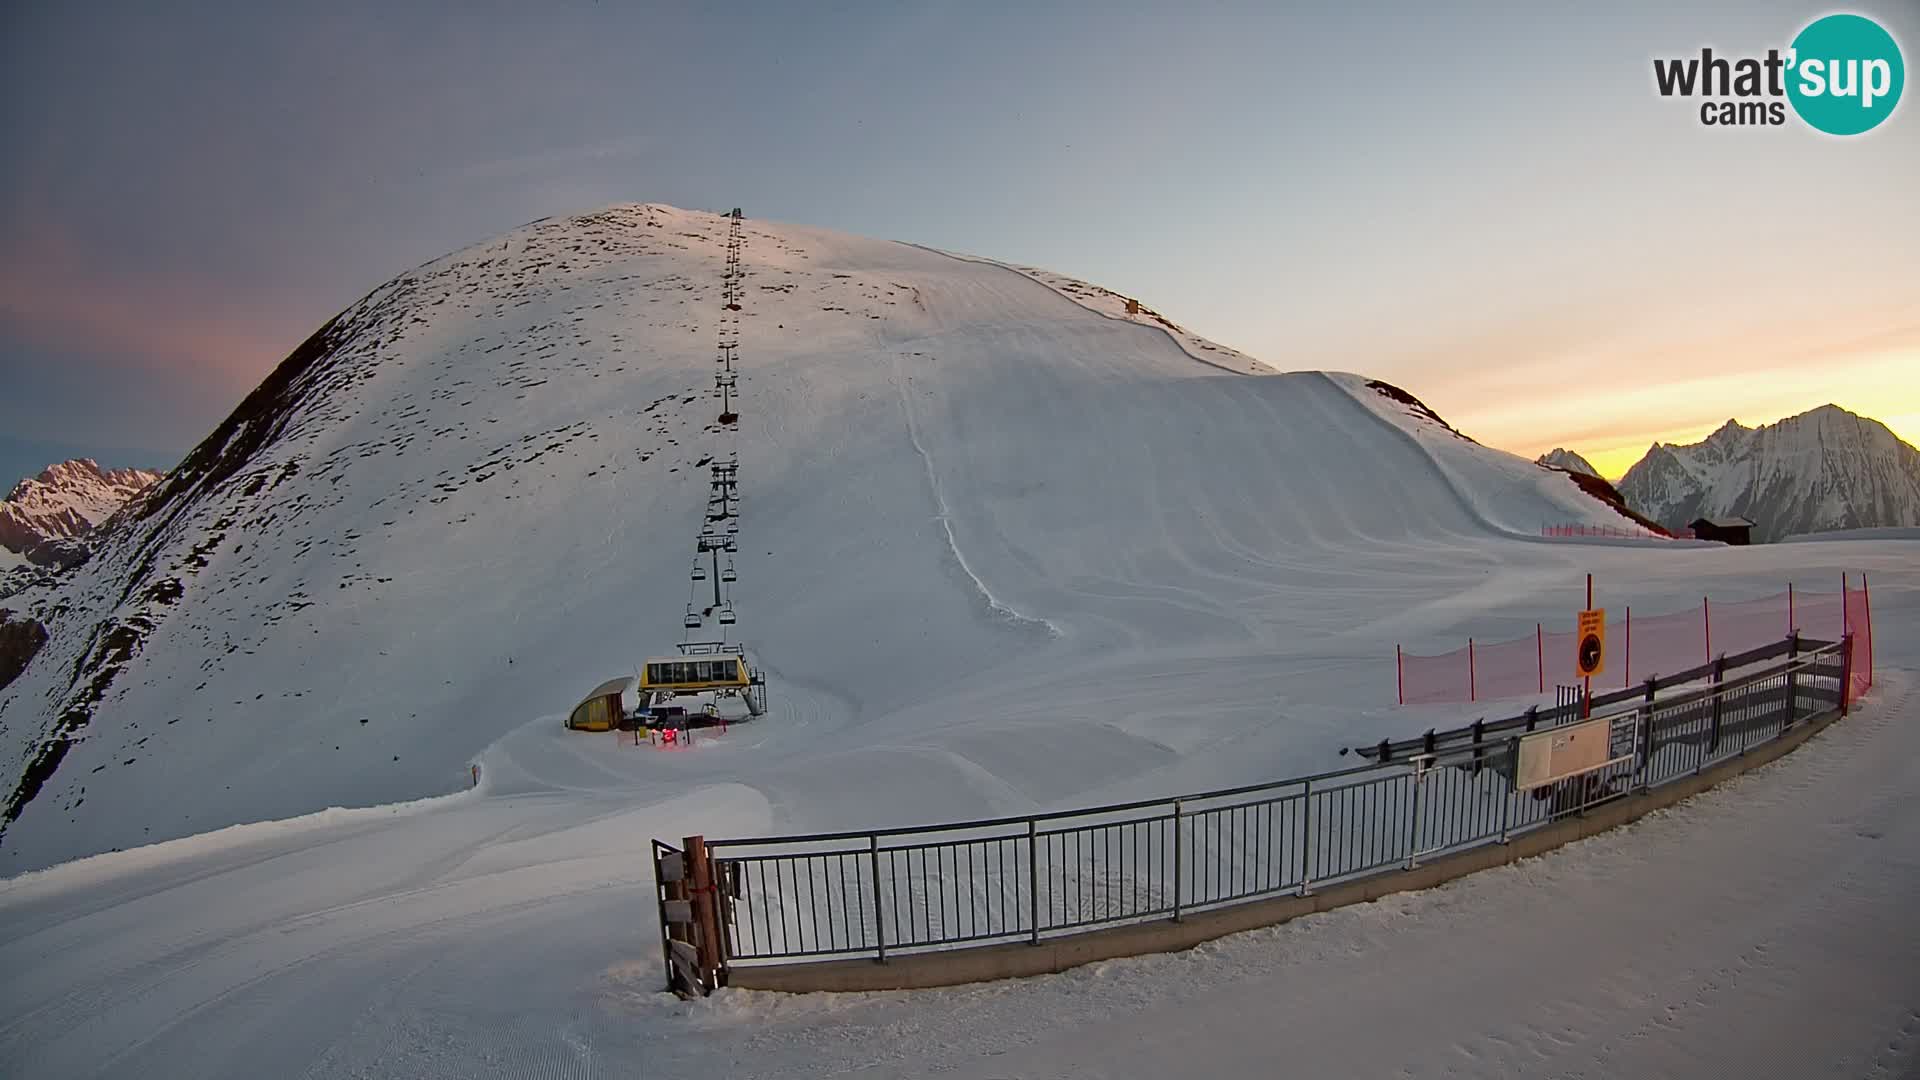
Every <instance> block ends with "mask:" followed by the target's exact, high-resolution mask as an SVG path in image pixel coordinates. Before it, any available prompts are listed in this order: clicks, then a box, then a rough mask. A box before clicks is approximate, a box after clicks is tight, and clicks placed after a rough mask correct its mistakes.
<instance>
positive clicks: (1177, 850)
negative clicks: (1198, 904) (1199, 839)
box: [1173, 799, 1185, 922]
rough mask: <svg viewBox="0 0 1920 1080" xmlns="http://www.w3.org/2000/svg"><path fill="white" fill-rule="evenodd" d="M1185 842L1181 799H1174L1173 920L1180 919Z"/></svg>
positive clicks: (1177, 920)
mask: <svg viewBox="0 0 1920 1080" xmlns="http://www.w3.org/2000/svg"><path fill="white" fill-rule="evenodd" d="M1184 846H1185V845H1184V844H1183V842H1182V841H1181V839H1180V800H1179V799H1175V800H1173V921H1174V922H1179V921H1180V877H1181V875H1180V863H1181V855H1182V853H1183V851H1182V849H1183V848H1184Z"/></svg>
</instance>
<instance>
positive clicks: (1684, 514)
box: [1619, 404, 1920, 540]
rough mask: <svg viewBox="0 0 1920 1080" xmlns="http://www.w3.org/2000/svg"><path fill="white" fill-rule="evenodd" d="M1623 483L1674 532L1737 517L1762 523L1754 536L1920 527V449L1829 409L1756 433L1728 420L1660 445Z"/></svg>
mask: <svg viewBox="0 0 1920 1080" xmlns="http://www.w3.org/2000/svg"><path fill="white" fill-rule="evenodd" d="M1619 487H1620V492H1621V494H1623V495H1625V496H1626V498H1627V501H1628V503H1629V504H1630V505H1632V506H1633V507H1634V509H1636V510H1638V511H1640V512H1641V513H1643V514H1646V515H1647V516H1648V517H1651V518H1653V519H1655V520H1657V521H1659V522H1660V523H1661V524H1662V525H1665V526H1666V527H1668V528H1672V529H1677V528H1684V527H1685V526H1686V524H1687V523H1688V522H1689V521H1692V520H1694V519H1695V518H1700V517H1729V516H1735V515H1738V516H1742V517H1747V518H1750V519H1752V520H1753V521H1754V522H1755V523H1756V527H1755V529H1754V538H1755V539H1756V540H1775V539H1779V538H1780V537H1783V536H1791V535H1793V534H1796V533H1806V532H1823V531H1826V530H1830V529H1854V528H1872V527H1877V526H1908V525H1920V450H1915V449H1914V448H1913V447H1912V446H1910V445H1908V444H1907V443H1905V442H1902V441H1901V440H1900V439H1899V438H1898V437H1897V436H1895V435H1894V434H1893V432H1892V431H1890V430H1888V429H1887V427H1886V425H1884V424H1882V423H1880V422H1879V421H1878V420H1874V419H1872V418H1871V417H1864V416H1860V415H1858V414H1857V413H1853V412H1850V411H1848V410H1846V409H1843V408H1841V407H1839V406H1838V405H1832V404H1827V405H1822V406H1820V407H1818V408H1815V409H1809V410H1808V411H1806V412H1803V413H1800V414H1798V415H1795V416H1789V417H1787V418H1785V419H1783V420H1780V421H1777V422H1775V423H1772V424H1765V425H1762V426H1760V427H1754V428H1749V427H1746V426H1744V425H1742V424H1741V423H1739V421H1737V420H1728V421H1727V422H1726V423H1725V424H1722V425H1721V426H1720V427H1719V428H1718V429H1716V430H1715V431H1714V432H1713V434H1711V435H1709V436H1707V437H1706V438H1705V439H1703V440H1702V441H1700V442H1697V443H1693V444H1689V445H1682V444H1663V443H1657V442H1656V443H1654V444H1653V446H1651V447H1650V448H1648V450H1647V453H1646V456H1645V457H1643V458H1641V459H1640V461H1639V462H1638V463H1637V464H1635V465H1634V466H1633V468H1631V469H1629V470H1627V473H1626V475H1625V476H1623V477H1621V479H1620V484H1619Z"/></svg>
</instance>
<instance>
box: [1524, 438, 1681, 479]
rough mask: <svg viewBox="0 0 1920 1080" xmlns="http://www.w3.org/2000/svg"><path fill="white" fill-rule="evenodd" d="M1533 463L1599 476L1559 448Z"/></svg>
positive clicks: (1585, 464)
mask: <svg viewBox="0 0 1920 1080" xmlns="http://www.w3.org/2000/svg"><path fill="white" fill-rule="evenodd" d="M1656 445H1657V444H1656ZM1534 463H1535V464H1537V465H1546V466H1548V467H1550V468H1555V469H1565V470H1567V471H1568V472H1571V473H1585V474H1586V475H1588V476H1599V475H1600V470H1599V469H1596V468H1594V467H1593V463H1592V462H1589V461H1588V460H1587V459H1586V458H1583V457H1581V456H1580V455H1579V454H1576V453H1574V452H1573V451H1571V450H1568V449H1566V448H1565V447H1560V446H1556V447H1554V448H1553V449H1552V450H1549V451H1547V452H1546V453H1544V454H1541V455H1540V456H1539V457H1537V458H1535V459H1534Z"/></svg>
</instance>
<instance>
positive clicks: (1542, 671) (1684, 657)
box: [1394, 575, 1873, 705]
mask: <svg viewBox="0 0 1920 1080" xmlns="http://www.w3.org/2000/svg"><path fill="white" fill-rule="evenodd" d="M1841 588H1842V590H1843V591H1842V592H1837V593H1807V592H1801V591H1799V590H1796V589H1795V588H1794V587H1793V586H1792V585H1788V586H1787V590H1786V591H1785V592H1782V593H1779V594H1776V595H1774V596H1767V597H1762V598H1761V599H1758V600H1741V601H1736V602H1731V603H1728V602H1721V603H1715V602H1714V601H1713V600H1712V599H1711V598H1709V597H1701V599H1700V603H1699V605H1698V606H1696V607H1694V608H1691V609H1689V610H1684V611H1674V612H1669V613H1667V614H1665V615H1653V616H1644V615H1643V616H1641V617H1639V618H1635V617H1634V614H1633V609H1632V608H1630V607H1629V608H1623V609H1622V610H1621V611H1620V613H1619V615H1618V617H1616V618H1611V619H1608V620H1607V663H1606V671H1605V673H1604V674H1602V675H1599V676H1597V677H1595V679H1594V680H1593V683H1594V687H1595V689H1596V690H1597V689H1600V688H1603V687H1604V688H1613V687H1627V686H1632V685H1633V684H1634V680H1635V679H1636V678H1637V679H1639V680H1641V681H1645V680H1646V679H1647V678H1649V677H1650V676H1654V675H1668V674H1672V673H1674V672H1679V671H1685V670H1687V669H1688V668H1692V667H1697V666H1699V665H1701V664H1710V663H1712V662H1713V658H1714V657H1716V656H1732V655H1735V654H1738V653H1743V652H1746V651H1748V650H1749V649H1757V648H1760V647H1761V646H1764V645H1770V644H1773V643H1774V642H1776V641H1779V640H1780V639H1781V638H1784V637H1787V636H1788V635H1790V634H1792V633H1793V632H1794V631H1795V630H1798V631H1799V632H1800V633H1801V635H1802V636H1805V637H1809V638H1813V639H1815V640H1819V641H1838V640H1840V639H1841V638H1842V637H1844V636H1845V635H1847V634H1852V635H1853V636H1854V648H1853V660H1852V667H1851V672H1852V675H1851V685H1852V693H1853V695H1854V696H1856V697H1857V696H1859V695H1860V694H1862V693H1864V692H1865V691H1866V690H1867V688H1868V687H1870V686H1872V685H1873V606H1872V599H1871V597H1870V596H1869V594H1868V591H1867V579H1866V577H1865V575H1862V576H1861V578H1860V581H1859V583H1858V584H1857V585H1856V584H1855V583H1853V582H1852V581H1850V580H1848V579H1847V578H1846V577H1844V576H1843V577H1842V578H1841ZM1574 638H1575V634H1574V633H1573V631H1571V630H1567V631H1548V630H1547V629H1546V627H1545V625H1544V624H1540V623H1536V624H1534V632H1533V635H1532V636H1531V637H1525V638H1517V639H1514V640H1512V641H1500V642H1479V641H1475V640H1473V639H1472V638H1468V639H1467V643H1466V644H1465V645H1464V646H1462V647H1460V648H1458V649H1455V650H1453V651H1452V652H1448V653H1441V654H1439V655H1438V656H1416V655H1414V654H1412V653H1409V652H1406V651H1405V650H1403V649H1399V648H1396V649H1395V650H1394V664H1395V667H1396V669H1397V671H1396V677H1397V682H1398V684H1399V696H1400V704H1402V705H1445V704H1453V703H1457V702H1473V701H1491V700H1496V699H1499V698H1514V697H1527V696H1531V695H1536V694H1544V693H1546V692H1547V690H1548V689H1549V688H1551V687H1555V686H1571V685H1574V684H1575V683H1576V682H1577V681H1578V680H1579V676H1578V675H1576V674H1575V672H1574V646H1575V642H1574Z"/></svg>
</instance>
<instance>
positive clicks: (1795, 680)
mask: <svg viewBox="0 0 1920 1080" xmlns="http://www.w3.org/2000/svg"><path fill="white" fill-rule="evenodd" d="M1799 662H1800V632H1799V631H1798V630H1795V631H1794V632H1793V633H1791V634H1788V635H1787V713H1786V718H1785V719H1783V720H1781V721H1780V734H1782V735H1785V734H1786V733H1787V729H1788V728H1790V727H1792V726H1793V721H1794V718H1795V713H1796V712H1798V710H1799V708H1800V679H1799V675H1800V673H1799V672H1798V671H1796V670H1795V669H1794V665H1795V664H1797V663H1799Z"/></svg>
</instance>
